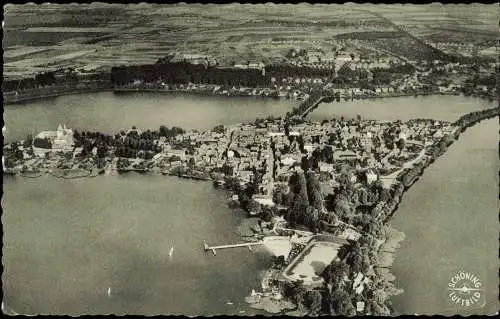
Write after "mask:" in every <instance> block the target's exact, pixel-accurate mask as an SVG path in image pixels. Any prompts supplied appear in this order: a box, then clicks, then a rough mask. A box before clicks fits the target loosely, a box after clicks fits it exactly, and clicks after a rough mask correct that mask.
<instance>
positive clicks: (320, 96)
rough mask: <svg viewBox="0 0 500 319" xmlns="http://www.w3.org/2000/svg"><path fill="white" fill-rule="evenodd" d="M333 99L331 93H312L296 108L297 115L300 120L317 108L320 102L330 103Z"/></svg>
mask: <svg viewBox="0 0 500 319" xmlns="http://www.w3.org/2000/svg"><path fill="white" fill-rule="evenodd" d="M334 99H335V96H334V95H333V94H332V93H329V92H325V91H318V92H313V93H312V94H311V95H309V97H308V98H307V99H305V100H304V101H302V103H300V105H299V107H298V113H297V115H299V116H300V117H301V118H304V117H306V116H307V114H309V112H311V111H312V110H314V109H315V108H316V107H318V105H319V104H321V103H322V102H327V103H329V102H332V101H333V100H334Z"/></svg>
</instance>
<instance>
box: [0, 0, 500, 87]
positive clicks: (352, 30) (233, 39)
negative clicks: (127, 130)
mask: <svg viewBox="0 0 500 319" xmlns="http://www.w3.org/2000/svg"><path fill="white" fill-rule="evenodd" d="M299 7H300V10H296V8H299ZM466 9H467V10H465V9H464V8H461V7H460V6H445V7H444V6H441V5H425V6H412V5H410V6H408V5H405V11H401V5H355V4H351V5H326V4H324V5H309V4H299V5H274V4H265V5H264V4H259V5H248V4H243V5H239V4H227V5H181V4H178V5H156V4H139V5H136V4H130V5H125V6H122V5H115V4H105V3H94V4H90V5H61V4H57V5H55V4H53V5H49V4H43V5H8V6H6V7H5V26H4V30H5V32H4V34H5V36H4V39H3V47H4V59H5V70H4V71H5V73H4V76H6V77H7V78H9V77H16V76H21V75H25V74H30V72H31V73H33V72H38V69H39V68H43V67H44V65H45V66H46V67H47V68H57V67H58V65H60V66H62V65H67V64H68V63H69V64H71V63H73V64H74V65H78V66H85V67H86V68H109V67H111V66H114V65H120V64H132V63H152V62H155V61H156V60H157V59H158V58H160V57H163V56H165V55H167V54H169V53H174V54H175V53H180V52H182V53H200V54H207V55H211V56H212V57H214V58H215V59H217V61H218V62H219V63H220V64H222V65H228V64H230V63H231V62H232V61H237V62H238V61H246V60H263V61H269V60H273V59H284V58H285V57H284V54H285V53H286V52H288V51H289V50H290V49H292V48H295V49H310V48H313V49H317V48H321V49H323V50H328V51H330V50H331V49H332V48H333V47H335V45H336V44H335V42H336V41H339V40H340V41H347V42H348V41H357V40H362V41H364V42H370V43H369V44H370V46H373V47H383V48H384V49H387V50H395V53H396V54H402V55H406V54H410V55H412V54H413V55H415V53H414V52H417V53H421V51H422V50H423V51H425V50H426V49H425V48H421V46H422V45H421V44H418V43H416V42H414V41H410V42H411V43H409V42H408V41H407V40H405V39H406V37H405V33H402V32H400V31H398V30H397V29H396V27H395V26H396V25H397V26H405V27H407V30H411V33H412V35H413V36H417V37H420V38H421V39H423V40H424V41H426V42H429V43H440V42H441V41H448V42H453V41H455V42H462V43H470V42H471V41H475V42H474V43H477V44H481V45H482V46H481V48H480V50H479V52H480V54H483V52H484V53H485V54H486V53H487V54H491V52H490V51H491V50H489V51H488V50H487V49H488V48H491V45H489V44H488V43H487V41H492V40H494V39H495V38H496V36H497V29H498V19H497V16H498V10H497V8H494V7H492V6H485V5H476V6H467V7H466ZM89 12H90V13H91V14H89ZM402 12H403V13H402ZM89 17H90V18H89ZM409 32H410V31H409ZM393 39H397V40H393ZM288 40H294V41H293V42H292V43H290V41H288ZM407 45H409V46H408V47H407V48H406V49H405V46H407ZM412 52H413V53H412ZM23 61H24V62H25V63H23Z"/></svg>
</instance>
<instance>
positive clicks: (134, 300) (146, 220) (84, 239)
mask: <svg viewBox="0 0 500 319" xmlns="http://www.w3.org/2000/svg"><path fill="white" fill-rule="evenodd" d="M4 191H5V196H4V200H3V202H2V205H3V209H4V214H3V216H2V223H3V225H4V247H3V254H4V255H3V256H4V258H3V263H4V274H3V285H4V286H3V291H4V298H5V302H6V304H7V305H8V306H9V307H11V308H13V309H15V311H17V312H19V313H28V314H29V313H50V314H75V315H77V314H86V313H91V314H92V313H95V314H106V313H116V314H144V315H154V314H192V315H196V314H221V313H225V314H238V313H239V311H241V310H244V311H246V314H252V313H256V312H255V311H253V310H251V309H249V307H248V306H247V305H246V304H245V302H244V297H245V296H247V295H248V294H249V293H250V291H251V289H252V288H255V289H258V288H259V287H260V282H259V271H260V270H265V269H266V268H267V267H268V266H269V265H270V258H269V254H268V253H266V252H264V251H257V252H250V251H248V250H247V249H244V248H242V249H229V250H225V251H221V252H219V253H218V254H217V256H213V255H212V254H211V253H205V252H204V251H203V241H204V240H206V241H207V243H209V244H224V243H234V242H240V241H241V239H240V238H239V236H238V235H237V234H235V230H236V227H237V226H238V224H239V223H240V221H241V219H242V218H243V214H242V213H238V212H234V211H232V210H231V209H230V208H229V207H228V205H227V196H228V195H227V193H226V192H224V191H221V190H217V189H214V188H213V186H212V184H211V183H204V182H196V181H189V180H179V179H177V178H175V177H165V176H145V175H139V174H137V175H135V174H132V175H127V176H123V175H120V176H99V177H96V178H86V179H78V180H64V179H57V178H53V177H49V176H47V177H42V178H38V179H24V178H21V177H16V178H10V179H8V180H7V181H6V183H5V189H4ZM172 246H173V247H174V251H173V254H172V256H171V257H169V250H170V248H171V247H172ZM108 287H110V288H111V296H110V297H108V296H107V289H108ZM228 302H232V303H233V305H228V304H227V303H228Z"/></svg>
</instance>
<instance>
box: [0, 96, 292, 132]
mask: <svg viewBox="0 0 500 319" xmlns="http://www.w3.org/2000/svg"><path fill="white" fill-rule="evenodd" d="M296 105H297V102H294V101H290V100H273V99H263V98H252V97H237V98H227V97H213V96H210V97H207V96H201V95H186V94H170V93H149V92H147V93H126V94H113V93H112V92H101V93H89V94H78V95H67V96H60V97H57V98H54V99H45V100H41V101H37V102H33V103H27V104H19V105H8V106H6V107H5V115H4V118H5V122H6V123H5V125H6V128H7V132H6V134H5V135H6V139H7V140H8V141H11V140H16V139H24V138H25V137H26V135H27V134H28V133H31V134H36V133H38V132H40V131H42V130H54V129H56V128H57V125H58V123H63V122H65V123H66V125H67V126H68V127H71V128H75V129H77V130H97V131H101V132H108V133H118V132H119V131H120V130H121V129H124V128H126V129H129V128H131V127H132V126H133V125H135V126H137V128H139V129H158V128H159V127H160V125H166V126H168V127H171V126H179V127H182V128H184V129H211V128H213V127H214V126H216V125H218V124H234V123H240V122H248V121H254V120H255V119H256V117H267V116H268V115H274V116H281V115H282V114H285V113H286V112H288V111H290V110H291V109H292V108H293V107H294V106H296Z"/></svg>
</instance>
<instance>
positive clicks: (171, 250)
mask: <svg viewBox="0 0 500 319" xmlns="http://www.w3.org/2000/svg"><path fill="white" fill-rule="evenodd" d="M173 253H174V246H172V247H171V248H170V251H169V252H168V257H172V254H173Z"/></svg>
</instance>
